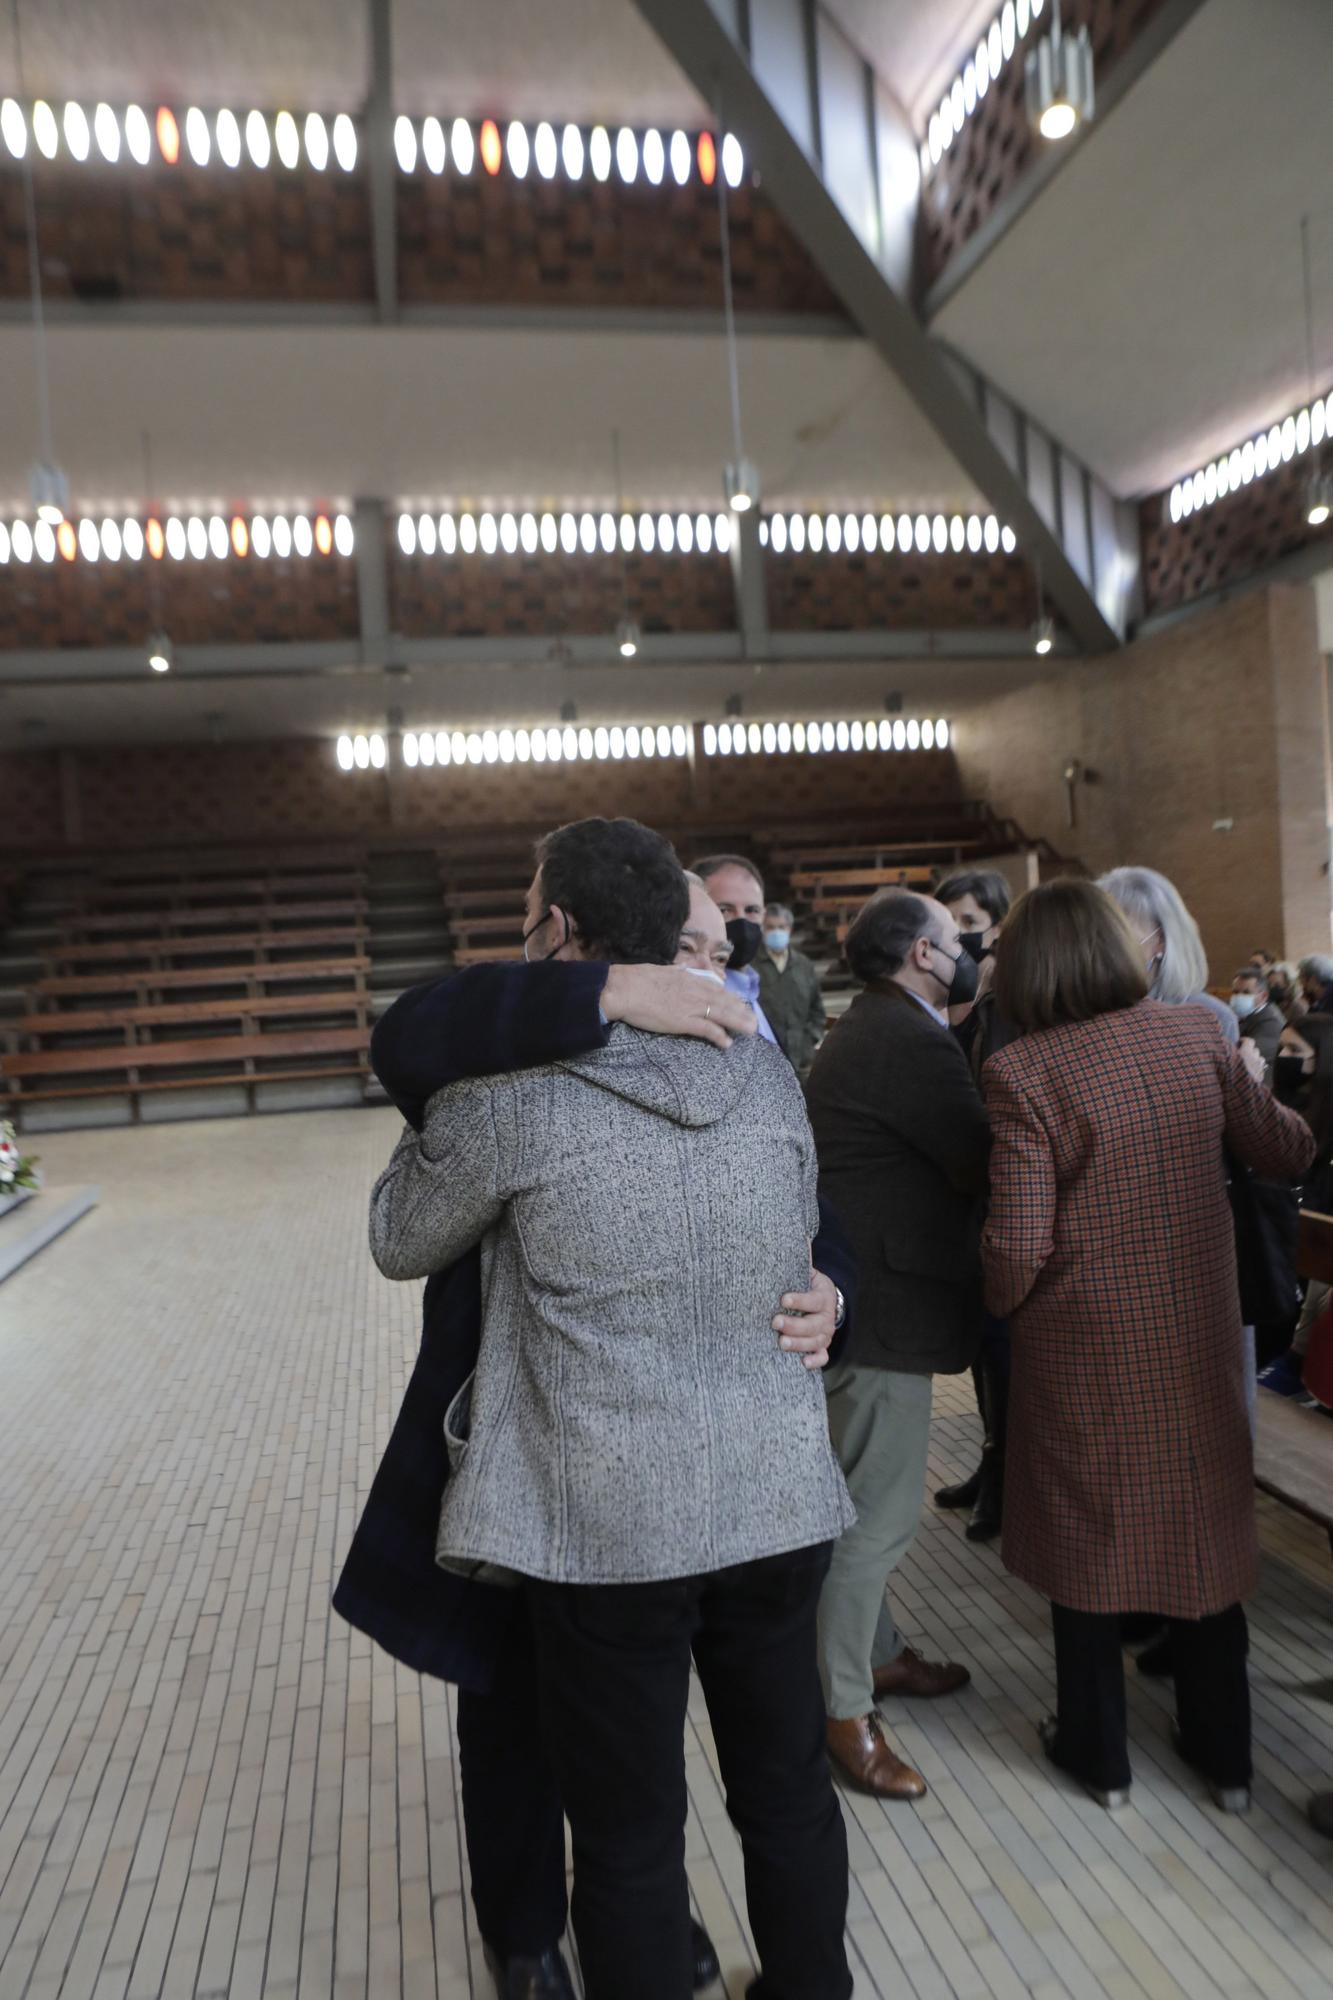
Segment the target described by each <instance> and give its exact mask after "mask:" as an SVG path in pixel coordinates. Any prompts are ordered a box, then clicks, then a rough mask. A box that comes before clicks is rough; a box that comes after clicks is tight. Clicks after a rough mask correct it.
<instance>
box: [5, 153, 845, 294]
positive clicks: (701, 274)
mask: <svg viewBox="0 0 1333 2000" xmlns="http://www.w3.org/2000/svg"><path fill="white" fill-rule="evenodd" d="M34 180H35V192H36V199H37V228H38V238H39V241H40V243H41V247H42V263H43V273H44V275H43V283H44V285H45V288H46V291H47V293H48V295H49V296H51V297H52V298H71V297H72V298H83V299H118V298H124V299H194V300H224V299H235V300H249V299H254V300H270V301H271V300H290V301H293V302H295V303H300V304H311V303H316V302H319V301H325V300H338V301H343V302H349V303H361V304H366V303H369V302H370V301H371V300H372V299H373V298H374V294H375V280H374V266H373V254H372V247H371V231H370V203H369V193H368V183H367V180H366V176H365V173H364V171H363V169H362V167H358V169H357V170H356V171H355V172H354V173H351V174H345V173H342V172H341V171H340V170H335V169H334V168H332V167H331V168H329V170H328V171H327V172H325V173H316V172H315V171H314V169H313V168H311V167H309V166H307V165H304V164H303V165H302V166H300V167H298V168H296V169H294V170H292V171H289V170H287V169H286V168H282V169H276V168H269V169H267V170H265V171H262V172H261V171H260V170H259V169H257V168H255V167H252V166H250V165H249V164H248V163H245V162H243V163H242V164H241V165H240V166H239V167H236V168H234V169H231V170H228V169H226V168H224V167H222V166H220V165H218V164H217V163H216V162H214V163H213V164H211V165H210V166H207V167H196V166H195V165H193V163H192V162H190V161H189V160H188V159H187V158H185V157H182V160H181V163H180V164H179V165H178V166H175V167H168V166H166V165H164V164H163V163H162V162H160V161H157V160H154V162H153V163H152V164H151V165H149V166H147V167H138V166H130V165H125V164H122V165H119V166H115V167H99V166H96V165H91V164H89V165H84V166H77V165H75V164H73V163H72V162H70V161H68V160H63V159H57V160H55V161H51V162H49V163H48V162H47V161H45V160H38V161H37V162H36V166H35V174H34ZM728 200H729V204H730V208H729V213H730V219H731V232H732V259H733V273H734V279H735V298H736V308H737V311H738V312H740V313H742V314H744V313H746V312H770V313H777V312H783V313H821V314H822V313H828V314H836V315H838V316H839V317H841V316H842V308H841V306H840V305H839V302H838V300H837V299H836V298H835V296H834V294H833V293H832V292H831V291H830V290H829V288H828V286H827V284H826V283H825V282H824V280H823V278H822V277H821V276H820V274H819V272H818V271H817V269H816V268H815V266H814V264H813V263H812V262H811V260H810V258H809V257H808V256H807V254H806V252H805V251H804V249H803V248H802V247H801V245H800V244H799V243H798V242H797V240H796V238H795V237H794V236H793V235H792V234H791V232H790V230H789V229H787V227H786V226H785V224H784V223H783V222H782V221H781V220H780V218H779V216H778V214H777V211H776V210H775V209H774V207H773V206H772V204H771V202H769V201H768V200H767V199H766V197H765V196H764V195H763V194H762V193H761V192H760V191H759V190H758V189H757V188H755V187H752V186H751V185H749V184H748V183H747V184H746V185H743V186H742V187H739V188H737V189H735V190H732V191H729V194H728ZM397 213H398V259H399V288H400V294H401V297H402V300H403V302H404V303H405V304H409V305H461V304H471V305H513V306H525V305H528V306H536V305H542V306H549V305H569V306H580V307H586V306H595V305H613V306H616V307H618V308H619V307H629V308H631V309H633V308H635V307H642V308H656V309H663V308H670V309H673V310H691V309H695V310H701V311H707V312H720V311H721V304H722V272H721V261H720V249H719V240H718V213H717V195H716V192H715V191H714V190H713V189H712V188H707V187H704V186H703V184H702V183H701V182H700V181H698V180H697V179H696V180H694V181H692V182H690V183H689V184H688V185H687V186H685V187H683V188H680V187H676V186H675V184H674V183H670V184H668V185H663V186H662V187H657V188H654V187H651V186H649V185H648V184H647V183H645V182H640V183H636V184H635V185H633V186H631V187H625V186H624V185H623V184H621V183H620V182H619V181H615V180H612V181H607V182H606V183H604V184H602V185H598V184H597V183H596V182H594V181H592V180H588V181H585V182H583V183H579V184H571V183H570V182H568V181H566V180H565V179H564V178H563V177H561V178H560V179H557V180H555V181H542V180H540V179H538V178H537V177H536V176H535V175H534V176H533V177H532V178H530V179H528V180H524V181H519V180H515V179H514V177H513V176H512V175H511V174H508V173H503V174H501V175H499V176H498V177H497V178H496V179H491V178H490V177H489V176H488V175H485V174H483V173H481V172H480V170H478V171H477V172H475V173H474V174H473V175H472V176H471V177H470V178H469V179H466V180H464V179H460V178H459V177H458V176H456V175H453V174H446V175H444V176H441V177H439V178H437V177H436V176H434V175H431V174H428V173H423V172H418V173H416V174H413V175H399V176H398V179H397ZM27 291H28V252H27V241H26V236H25V231H24V221H23V183H22V178H21V174H20V171H19V168H18V167H17V165H16V164H15V163H13V162H10V161H6V162H5V164H4V165H3V167H0V296H3V297H7V298H21V297H26V295H27Z"/></svg>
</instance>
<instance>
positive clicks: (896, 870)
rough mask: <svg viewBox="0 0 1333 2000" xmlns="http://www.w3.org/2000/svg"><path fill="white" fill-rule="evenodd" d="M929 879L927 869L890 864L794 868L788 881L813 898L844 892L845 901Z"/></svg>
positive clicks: (932, 875) (929, 869)
mask: <svg viewBox="0 0 1333 2000" xmlns="http://www.w3.org/2000/svg"><path fill="white" fill-rule="evenodd" d="M933 877H934V870H933V869H931V868H925V867H922V866H920V865H915V866H912V865H909V866H906V867H902V866H899V865H898V864H897V863H891V864H889V865H888V866H886V867H877V868H870V867H866V868H806V869H798V870H797V871H796V872H795V873H793V874H792V875H791V876H789V877H788V879H789V881H790V883H791V886H792V888H793V889H795V890H801V889H812V890H813V891H814V892H815V895H816V896H821V895H825V894H830V895H831V894H833V893H834V892H835V891H838V890H844V889H845V890H847V891H848V892H849V893H848V895H846V896H844V897H843V899H842V900H843V901H844V902H846V901H848V900H850V898H851V896H855V895H858V894H860V895H866V896H871V895H873V894H874V892H875V890H876V889H897V888H901V887H902V886H903V884H904V883H912V884H916V883H918V882H929V881H931V880H932V879H933Z"/></svg>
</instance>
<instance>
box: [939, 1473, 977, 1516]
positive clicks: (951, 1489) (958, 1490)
mask: <svg viewBox="0 0 1333 2000" xmlns="http://www.w3.org/2000/svg"><path fill="white" fill-rule="evenodd" d="M980 1491H981V1467H980V1466H978V1467H977V1469H976V1471H975V1472H974V1473H973V1474H972V1477H971V1478H970V1479H964V1480H962V1481H961V1482H960V1483H959V1485H957V1486H941V1487H940V1489H939V1492H938V1493H937V1494H936V1495H935V1505H936V1506H937V1507H946V1508H955V1507H972V1506H974V1505H975V1504H976V1498H977V1494H978V1493H979V1492H980Z"/></svg>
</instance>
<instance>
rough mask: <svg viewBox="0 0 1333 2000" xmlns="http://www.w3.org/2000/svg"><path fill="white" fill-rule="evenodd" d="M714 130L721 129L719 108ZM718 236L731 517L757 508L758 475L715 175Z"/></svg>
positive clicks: (720, 182)
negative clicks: (746, 436) (745, 425)
mask: <svg viewBox="0 0 1333 2000" xmlns="http://www.w3.org/2000/svg"><path fill="white" fill-rule="evenodd" d="M718 108H719V116H718V121H717V122H718V130H719V131H721V129H722V118H721V106H720V105H719V107H718ZM716 186H717V217H718V233H719V236H720V238H721V243H722V311H723V316H724V320H725V325H726V341H727V382H728V386H729V388H730V391H731V439H732V446H733V457H732V460H731V463H730V465H728V466H726V467H725V468H724V469H723V473H722V492H723V495H724V497H725V499H726V502H727V505H728V507H730V509H731V511H732V513H733V514H748V513H749V512H750V511H751V509H752V508H756V507H758V505H759V473H758V470H757V469H756V467H755V465H754V462H753V460H751V459H748V458H747V457H746V456H745V447H744V446H743V444H742V443H741V377H740V361H739V357H738V354H737V351H736V302H735V299H734V297H733V287H732V280H731V229H730V226H729V221H728V214H727V177H726V175H725V174H718V175H717V176H716Z"/></svg>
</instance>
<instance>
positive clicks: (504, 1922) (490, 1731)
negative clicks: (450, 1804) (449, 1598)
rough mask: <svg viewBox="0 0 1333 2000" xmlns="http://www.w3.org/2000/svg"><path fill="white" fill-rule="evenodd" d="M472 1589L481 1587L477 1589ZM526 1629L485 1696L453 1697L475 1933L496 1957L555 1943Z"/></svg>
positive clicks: (540, 1744)
mask: <svg viewBox="0 0 1333 2000" xmlns="http://www.w3.org/2000/svg"><path fill="white" fill-rule="evenodd" d="M478 1588H481V1586H480V1585H479V1586H478ZM536 1686H537V1654H536V1649H535V1647H534V1645H533V1637H532V1620H531V1617H530V1616H529V1615H528V1613H527V1608H526V1606H525V1607H524V1615H523V1616H522V1617H521V1618H519V1619H516V1620H515V1622H514V1632H513V1639H512V1643H509V1644H506V1646H505V1648H504V1650H503V1652H502V1653H501V1655H500V1658H499V1661H498V1664H497V1666H496V1671H495V1680H494V1684H493V1686H492V1689H491V1692H490V1693H489V1694H473V1693H471V1692H470V1691H469V1690H468V1689H467V1688H460V1689H459V1692H458V1758H459V1775H460V1778H461V1781H462V1786H461V1788H462V1793H463V1827H464V1831H465V1833H466V1835H467V1852H468V1861H469V1863H470V1865H471V1870H472V1902H473V1906H474V1908H475V1909H476V1912H477V1927H478V1929H479V1930H480V1932H481V1935H482V1937H483V1938H484V1939H485V1941H486V1943H487V1944H488V1945H489V1946H490V1948H491V1950H492V1951H493V1952H495V1953H496V1955H497V1956H498V1957H500V1958H540V1957H541V1955H542V1953H543V1952H544V1951H550V1950H551V1949H552V1948H553V1947H554V1946H555V1945H558V1944H559V1942H560V1940H561V1938H562V1937H563V1936H564V1931H565V1921H566V1918H567V1916H568V1914H569V1910H568V1902H567V1899H566V1895H565V1809H564V1806H563V1804H562V1802H561V1798H560V1784H559V1780H558V1779H557V1777H556V1774H555V1767H554V1765H553V1763H552V1762H551V1759H550V1757H549V1755H548V1753H547V1749H546V1738H545V1733H544V1731H543V1729H542V1723H541V1715H540V1712H539V1709H538V1704H537V1701H536Z"/></svg>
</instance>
